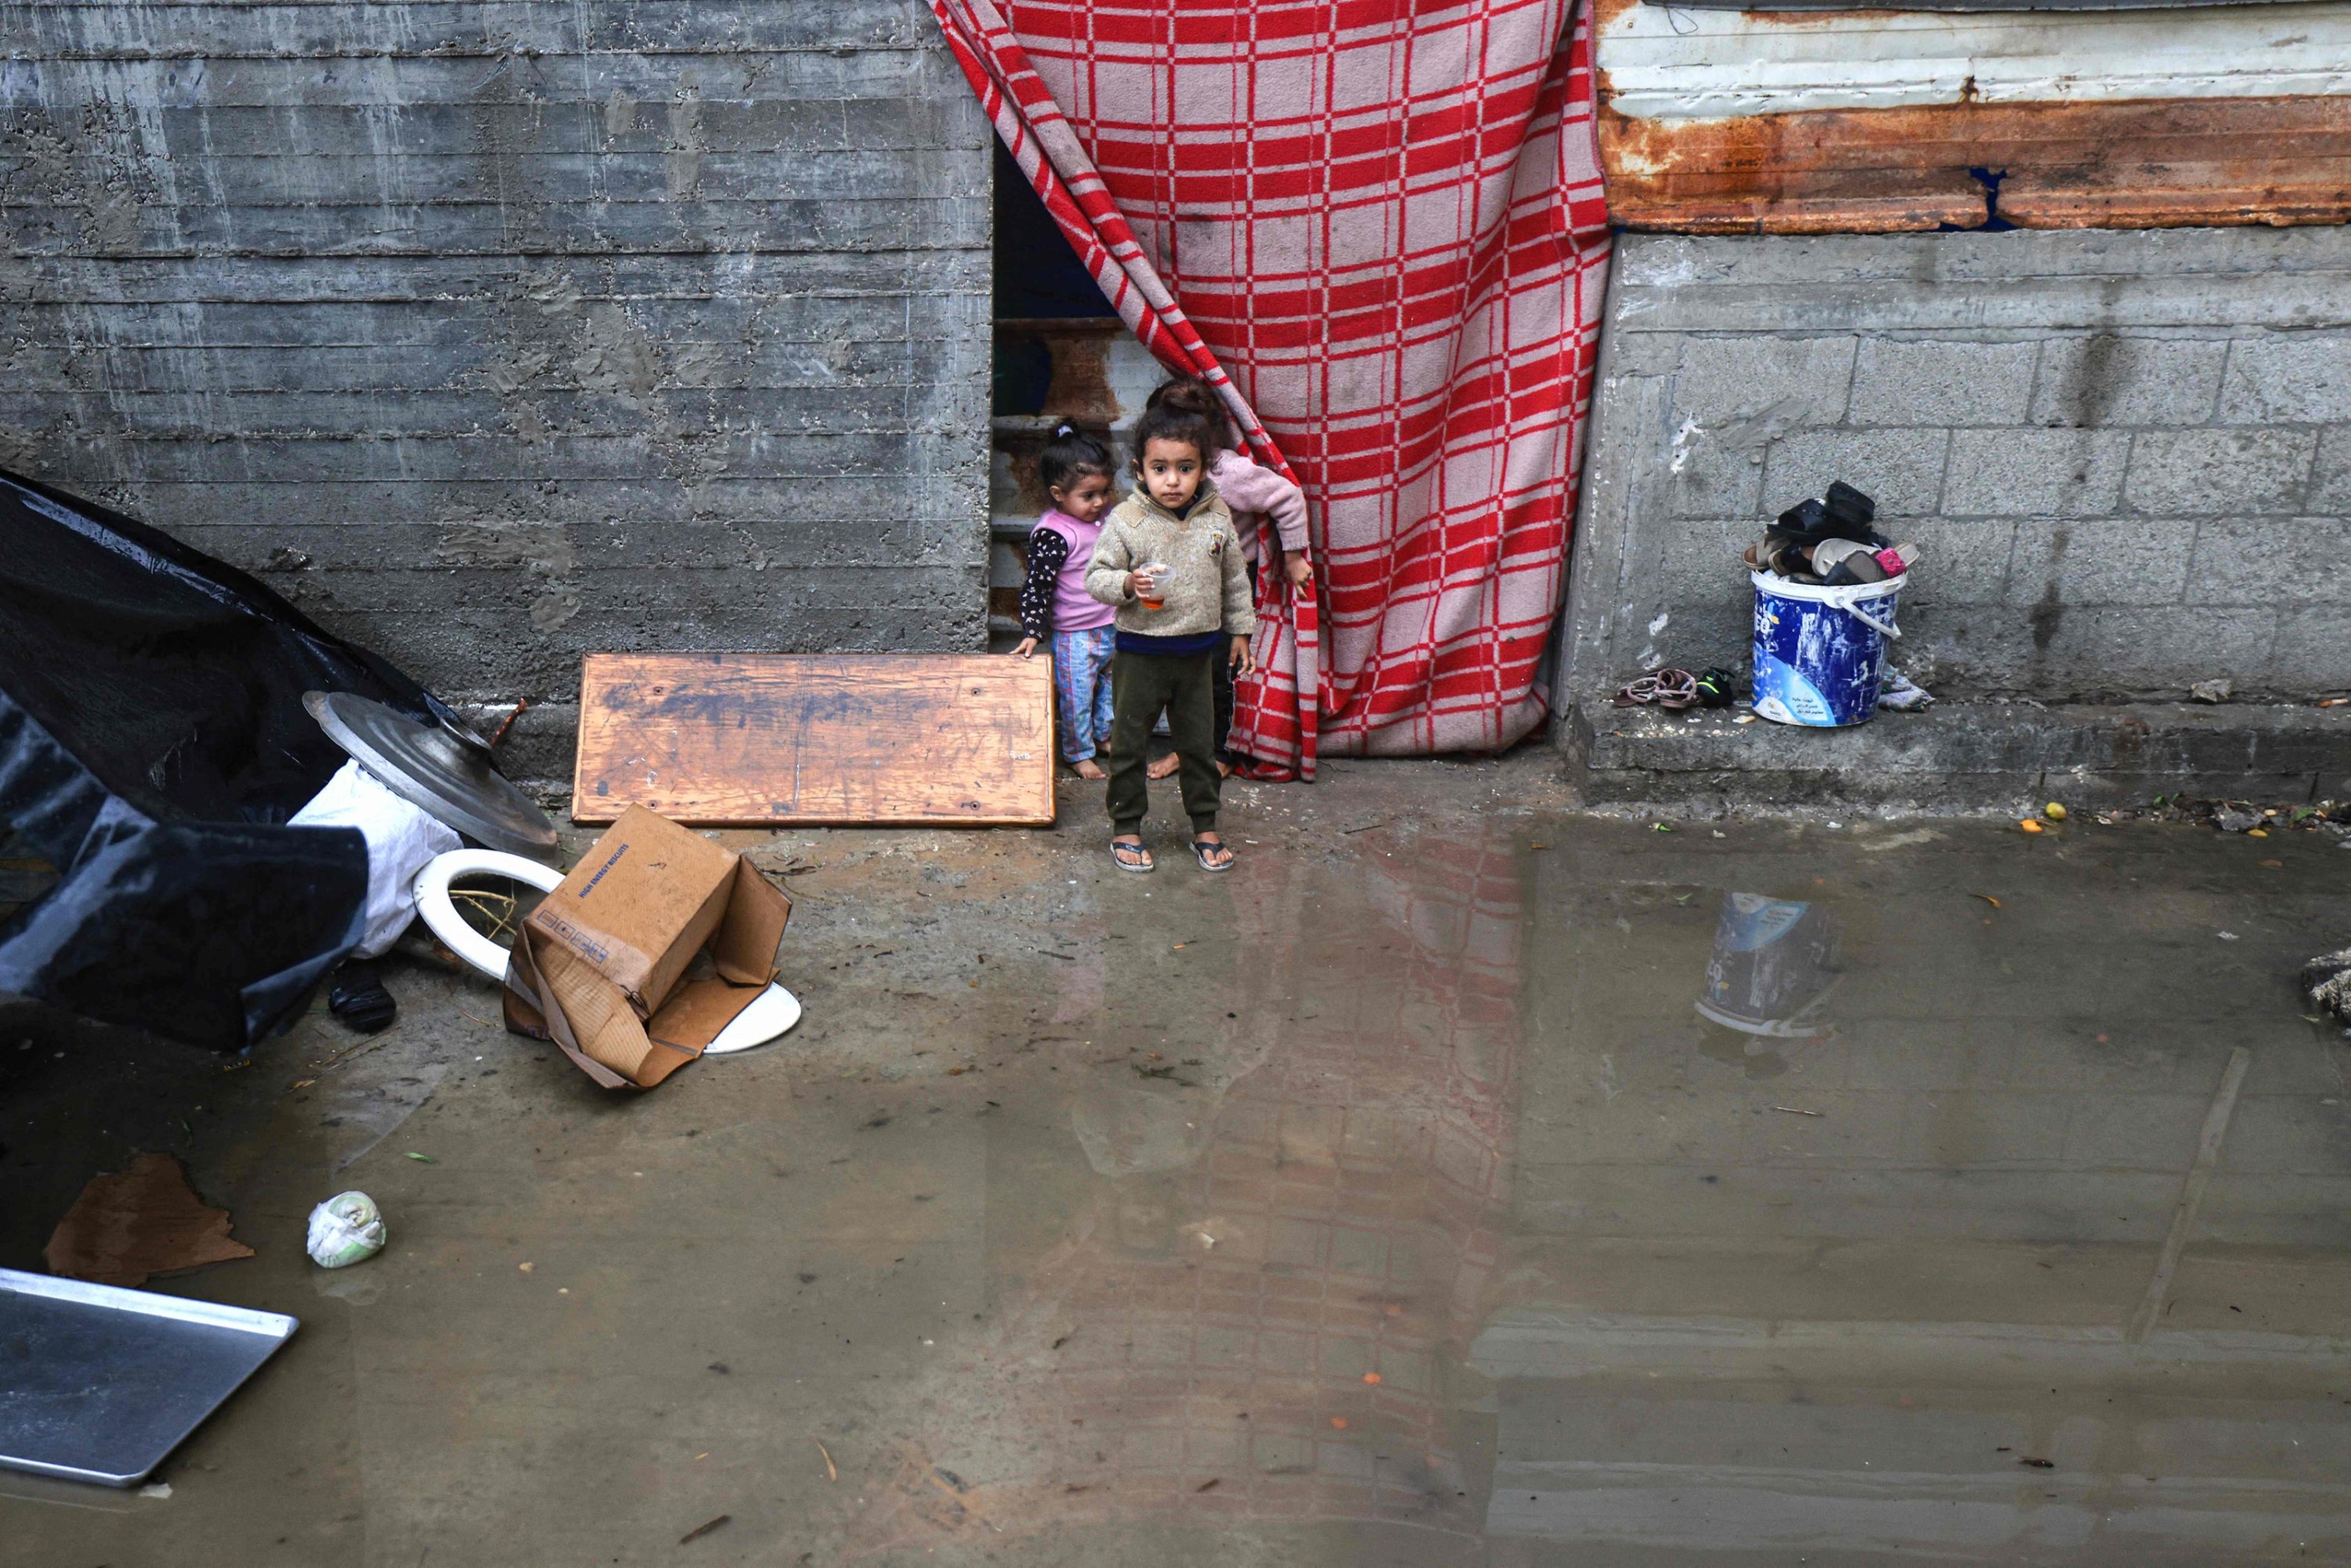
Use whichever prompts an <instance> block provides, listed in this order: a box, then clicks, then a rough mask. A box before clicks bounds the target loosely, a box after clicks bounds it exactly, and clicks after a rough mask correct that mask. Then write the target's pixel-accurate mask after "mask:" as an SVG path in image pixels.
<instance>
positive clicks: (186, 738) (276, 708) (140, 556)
mask: <svg viewBox="0 0 2351 1568" xmlns="http://www.w3.org/2000/svg"><path fill="white" fill-rule="evenodd" d="M311 690H323V691H341V692H354V693H357V694H358V695H361V696H366V697H372V698H374V699H375V700H376V701H378V702H381V703H385V704H387V705H389V706H392V707H395V708H398V709H400V710H402V712H405V713H407V714H409V715H411V716H414V717H417V718H420V719H424V720H427V721H428V722H430V721H432V720H434V719H435V718H451V719H454V717H455V716H454V715H450V714H449V713H448V712H447V710H446V709H445V708H444V707H443V706H442V705H441V704H440V703H439V702H438V701H437V700H436V699H434V697H433V696H432V695H430V694H429V693H427V692H426V691H425V690H424V689H423V687H422V686H419V685H417V684H416V683H415V682H414V681H413V680H411V679H409V678H408V677H407V676H406V675H404V674H402V673H401V672H400V671H398V670H396V669H394V668H393V667H392V665H390V664H386V663H385V662H384V661H383V660H381V659H380V658H378V657H376V656H375V655H374V654H372V653H368V652H366V651H365V650H363V649H360V648H355V647H353V646H352V645H351V644H350V643H346V642H344V641H342V640H341V639H340V638H339V637H335V636H331V635H329V633H328V632H325V631H323V630H321V629H320V628H319V626H317V625H316V624H314V623H313V622H311V621H310V619H309V618H308V616H306V615H304V614H303V613H302V612H300V611H298V610H297V609H295V608H294V606H293V605H291V604H289V603H287V601H285V600H284V599H282V598H280V597H279V596H278V595H277V594H276V593H273V592H271V591H269V590H268V589H266V588H265V587H263V586H262V585H261V584H260V583H259V582H257V581H256V580H254V579H252V578H250V577H248V576H246V574H245V573H243V572H241V571H237V570H235V569H233V568H231V567H228V566H226V565H224V564H223V563H222V562H220V561H217V560H214V559H211V558H210V557H208V556H206V555H204V554H203V553H202V552H200V551H197V550H193V549H189V548H188V547H187V546H185V545H183V544H182V543H180V542H179V541H178V540H176V539H173V538H171V537H170V536H168V535H166V534H163V533H162V532H160V531H158V530H156V529H154V528H149V527H148V526H147V525H145V524H143V523H141V522H137V521H135V520H133V519H132V518H130V517H123V516H122V515H120V513H117V512H111V511H109V510H107V509H106V508H105V507H99V506H95V505H92V504H91V503H89V502H87V501H81V500H77V499H75V498H74V497H70V496H67V495H65V494H62V493H61V492H59V491H57V490H53V489H51V488H49V487H48V486H44V485H40V484H37V483H35V482H34V481H32V480H29V479H25V478H21V477H19V476H16V475H13V474H8V473H5V472H0V824H5V827H6V828H7V830H9V833H10V835H12V836H13V840H14V842H13V844H12V845H11V854H12V855H14V856H16V857H20V858H21V857H26V856H27V855H28V854H29V855H31V856H37V857H39V858H41V859H46V860H47V862H49V863H50V864H51V865H53V866H54V867H55V868H56V873H57V880H56V882H55V883H54V884H53V885H51V886H50V887H49V889H48V891H47V893H46V894H43V895H42V896H40V897H39V898H37V900H35V901H34V902H32V903H30V904H26V905H25V906H23V907H22V908H20V909H18V910H17V911H16V913H15V915H13V916H11V917H10V918H8V919H7V920H6V922H5V924H0V992H12V993H16V994H17V995H22V996H28V997H34V998H39V999H41V1000H44V1001H47V1002H52V1003H55V1004H57V1005H58V1006H60V1007H64V1008H68V1009H72V1010H73V1011H75V1012H78V1013H80V1014H83V1015H84V1016H86V1017H89V1018H93V1019H101V1020H103V1021H105V1022H109V1023H117V1024H129V1025H133V1026H136V1027H139V1028H142V1029H146V1030H152V1031H153V1032H155V1033H158V1034H162V1035H166V1036H169V1037H171V1038H172V1039H176V1040H188V1041H191V1042H193V1043H196V1044H201V1045H208V1046H213V1047H215V1048H219V1049H223V1050H236V1049H241V1048H243V1047H245V1046H246V1045H248V1044H250V1043H251V1042H253V1041H254V1040H258V1039H260V1038H262V1037H263V1036H264V1035H266V1034H269V1033H272V1032H274V1031H275V1030H279V1029H282V1028H284V1027H286V1026H287V1024H289V1023H291V1022H292V1021H293V1019H294V1017H295V1015H296V1013H297V1012H298V1010H299V1009H300V1008H301V1007H302V1005H303V1002H304V1000H305V999H306V998H308V995H309V993H310V990H311V988H312V987H313V985H314V984H315V983H316V982H317V981H318V979H319V977H320V976H322V975H324V974H325V973H326V972H327V971H328V970H329V969H330V968H332V967H334V966H335V964H336V963H338V962H339V961H340V960H341V958H342V957H343V956H345V955H346V954H348V953H349V952H350V950H351V948H352V946H354V945H355V944H356V943H357V942H358V940H359V936H360V924H361V911H362V907H363V904H364V899H365V895H366V893H367V850H366V845H365V841H363V840H362V839H361V838H360V835H359V833H358V832H357V831H355V830H352V829H349V828H289V827H287V826H286V825H285V823H286V821H287V818H289V817H291V816H292V815H293V814H294V813H295V812H296V811H298V810H300V809H301V807H302V806H303V804H304V803H305V802H306V801H308V800H309V799H310V797H311V796H313V795H315V794H317V793H318V792H319V789H322V788H323V787H324V786H325V785H326V782H327V780H328V779H329V778H330V777H332V776H333V774H334V772H335V770H336V769H337V768H340V767H341V766H342V765H343V762H344V761H345V758H344V755H343V753H342V752H341V751H340V749H339V748H338V747H336V746H335V744H334V743H333V742H332V741H330V740H329V739H328V738H327V737H326V736H325V735H324V734H323V733H322V732H321V731H320V730H319V727H318V725H317V723H316V722H315V721H314V720H312V718H311V717H310V716H309V715H308V713H307V712H306V711H304V709H303V706H302V694H303V693H305V692H307V691H311Z"/></svg>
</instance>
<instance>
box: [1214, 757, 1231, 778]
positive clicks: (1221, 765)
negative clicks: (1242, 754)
mask: <svg viewBox="0 0 2351 1568" xmlns="http://www.w3.org/2000/svg"><path fill="white" fill-rule="evenodd" d="M1232 776H1233V765H1232V764H1231V763H1229V762H1228V761H1226V760H1225V759H1224V758H1221V757H1219V758H1217V778H1219V779H1229V778H1231V777H1232Z"/></svg>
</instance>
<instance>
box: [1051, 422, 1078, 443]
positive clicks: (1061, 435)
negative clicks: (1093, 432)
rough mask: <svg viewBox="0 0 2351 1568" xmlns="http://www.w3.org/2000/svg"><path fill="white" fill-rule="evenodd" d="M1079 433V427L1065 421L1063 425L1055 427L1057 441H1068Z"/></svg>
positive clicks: (1054, 432) (1054, 433)
mask: <svg viewBox="0 0 2351 1568" xmlns="http://www.w3.org/2000/svg"><path fill="white" fill-rule="evenodd" d="M1077 433H1078V427H1077V426H1076V425H1074V424H1071V423H1070V422H1069V421H1068V420H1066V419H1065V420H1063V421H1061V423H1059V424H1057V425H1055V426H1054V427H1053V439H1054V440H1056V441H1067V440H1068V439H1069V438H1070V437H1071V436H1072V435H1075V434H1077Z"/></svg>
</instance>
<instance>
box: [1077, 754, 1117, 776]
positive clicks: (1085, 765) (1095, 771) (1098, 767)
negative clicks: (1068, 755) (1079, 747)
mask: <svg viewBox="0 0 2351 1568" xmlns="http://www.w3.org/2000/svg"><path fill="white" fill-rule="evenodd" d="M1070 766H1071V767H1072V768H1076V769H1077V770H1078V777H1079V778H1081V779H1107V778H1109V777H1110V775H1109V774H1107V773H1105V772H1103V771H1102V764H1101V763H1099V762H1096V761H1095V760H1094V759H1093V758H1091V757H1081V758H1078V759H1077V760H1076V761H1075V762H1072V763H1071V764H1070Z"/></svg>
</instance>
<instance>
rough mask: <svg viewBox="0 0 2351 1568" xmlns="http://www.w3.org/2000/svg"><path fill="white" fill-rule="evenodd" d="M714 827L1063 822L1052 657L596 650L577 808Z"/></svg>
mask: <svg viewBox="0 0 2351 1568" xmlns="http://www.w3.org/2000/svg"><path fill="white" fill-rule="evenodd" d="M631 805H637V806H643V807H646V808H647V809H649V810H655V811H659V812H660V813H661V814H662V815H663V816H664V817H668V818H671V819H673V820H674V821H680V822H693V823H698V824H701V825H703V826H706V827H719V826H735V827H766V826H770V825H774V824H780V823H794V822H799V823H820V822H826V823H885V822H934V823H936V822H955V823H961V824H964V825H966V826H975V827H984V826H989V825H1021V824H1027V825H1043V824H1046V823H1050V821H1052V820H1053V666H1052V662H1051V661H1050V660H1049V659H1013V658H1006V657H1003V656H1000V655H999V656H997V657H993V658H990V657H986V656H982V655H978V654H953V653H947V654H921V653H906V654H863V655H861V654H830V655H827V654H789V653H590V655H589V656H588V659H587V664H586V667H585V669H584V671H583V672H582V679H581V683H580V753H579V761H578V764H577V767H576V769H575V771H574V773H573V775H572V796H571V815H572V820H573V821H580V822H609V821H612V820H613V818H615V817H617V816H618V815H619V814H620V812H621V809H622V807H624V806H631Z"/></svg>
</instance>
